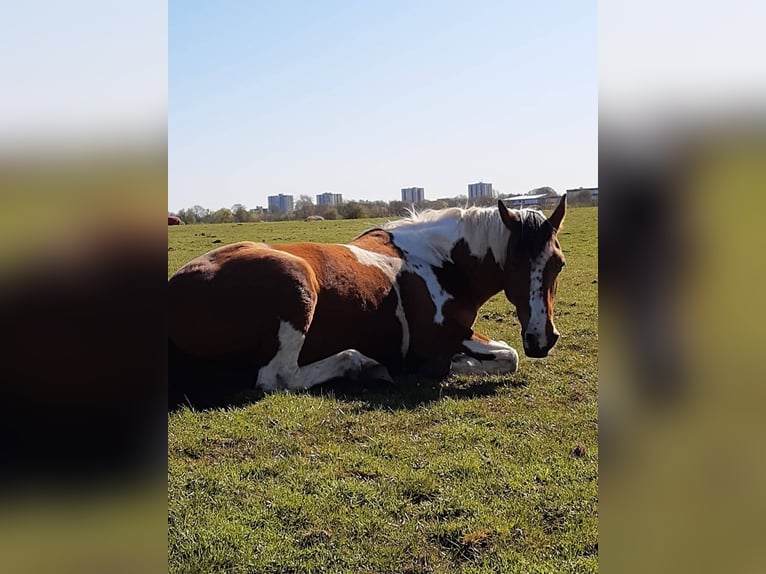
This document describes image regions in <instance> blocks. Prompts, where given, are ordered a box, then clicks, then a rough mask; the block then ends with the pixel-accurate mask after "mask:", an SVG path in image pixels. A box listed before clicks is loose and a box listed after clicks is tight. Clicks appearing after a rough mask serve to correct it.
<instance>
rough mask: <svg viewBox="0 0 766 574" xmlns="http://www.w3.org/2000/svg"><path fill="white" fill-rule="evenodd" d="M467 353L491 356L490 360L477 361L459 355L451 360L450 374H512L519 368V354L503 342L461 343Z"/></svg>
mask: <svg viewBox="0 0 766 574" xmlns="http://www.w3.org/2000/svg"><path fill="white" fill-rule="evenodd" d="M463 347H464V348H465V349H467V350H468V351H470V352H472V353H476V354H481V355H491V356H492V358H491V359H477V358H474V357H471V356H470V355H465V354H460V355H456V356H455V357H453V358H452V364H451V366H450V372H451V373H453V374H483V373H489V374H492V373H514V372H516V369H517V368H518V366H519V354H518V353H517V352H516V349H514V348H513V347H511V346H510V345H509V344H508V343H506V342H505V341H487V342H486V343H483V342H481V341H476V340H473V339H472V340H469V341H463Z"/></svg>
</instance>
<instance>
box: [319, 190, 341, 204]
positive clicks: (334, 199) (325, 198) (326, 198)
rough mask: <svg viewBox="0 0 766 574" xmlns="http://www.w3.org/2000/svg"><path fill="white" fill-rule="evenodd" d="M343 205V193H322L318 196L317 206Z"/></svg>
mask: <svg viewBox="0 0 766 574" xmlns="http://www.w3.org/2000/svg"><path fill="white" fill-rule="evenodd" d="M341 203H343V194H342V193H330V192H329V191H328V192H327V193H320V194H318V195H317V205H340V204H341Z"/></svg>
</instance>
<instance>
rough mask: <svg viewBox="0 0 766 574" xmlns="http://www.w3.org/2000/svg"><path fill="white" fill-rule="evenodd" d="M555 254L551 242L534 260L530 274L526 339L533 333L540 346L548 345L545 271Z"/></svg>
mask: <svg viewBox="0 0 766 574" xmlns="http://www.w3.org/2000/svg"><path fill="white" fill-rule="evenodd" d="M552 255H553V249H552V247H551V245H550V244H547V245H546V246H545V249H543V251H542V252H541V253H540V255H538V256H537V258H536V259H535V260H534V261H532V271H531V273H530V276H529V309H530V316H529V324H527V330H526V331H525V332H524V341H526V339H527V335H532V336H533V337H534V338H535V340H536V341H537V346H538V347H539V348H544V347H546V346H547V345H548V335H547V334H546V329H545V326H546V325H547V324H548V310H547V309H546V308H545V295H544V293H543V271H544V270H545V265H546V264H547V263H548V260H549V259H550V258H551V256H552Z"/></svg>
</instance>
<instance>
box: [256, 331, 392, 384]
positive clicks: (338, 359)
mask: <svg viewBox="0 0 766 574" xmlns="http://www.w3.org/2000/svg"><path fill="white" fill-rule="evenodd" d="M278 337H279V350H278V351H277V354H276V355H274V358H273V359H271V361H269V364H268V365H266V366H264V367H262V368H261V370H260V371H259V372H258V379H257V381H256V383H255V384H256V386H257V387H259V388H261V389H263V390H264V391H266V392H271V391H276V390H279V389H289V390H291V391H298V390H305V389H309V388H311V387H313V386H314V385H318V384H320V383H324V382H326V381H330V380H332V379H336V378H338V377H352V378H353V377H356V376H358V375H359V374H360V373H362V372H363V371H368V370H371V369H376V376H377V378H379V379H382V380H388V381H391V382H393V380H392V379H391V375H389V373H388V370H387V369H386V368H385V367H383V365H381V364H380V363H378V362H377V361H375V360H374V359H371V358H370V357H367V356H366V355H363V354H362V353H360V352H359V351H357V350H356V349H346V350H345V351H341V352H340V353H336V354H335V355H331V356H329V357H327V358H325V359H322V360H320V361H316V362H314V363H310V364H308V365H304V366H303V367H299V366H298V356H299V355H300V352H301V348H302V347H303V342H304V340H305V336H304V335H303V333H301V332H300V331H298V330H297V329H295V328H294V327H293V326H292V325H291V324H290V323H288V322H287V321H281V322H280V325H279V333H278Z"/></svg>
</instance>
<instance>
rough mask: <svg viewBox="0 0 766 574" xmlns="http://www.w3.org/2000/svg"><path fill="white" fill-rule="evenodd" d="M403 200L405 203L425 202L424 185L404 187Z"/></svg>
mask: <svg viewBox="0 0 766 574" xmlns="http://www.w3.org/2000/svg"><path fill="white" fill-rule="evenodd" d="M402 201H403V202H404V203H423V202H424V201H425V191H424V189H423V188H422V187H404V188H402Z"/></svg>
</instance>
